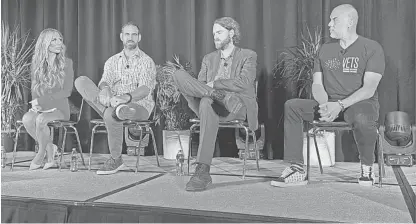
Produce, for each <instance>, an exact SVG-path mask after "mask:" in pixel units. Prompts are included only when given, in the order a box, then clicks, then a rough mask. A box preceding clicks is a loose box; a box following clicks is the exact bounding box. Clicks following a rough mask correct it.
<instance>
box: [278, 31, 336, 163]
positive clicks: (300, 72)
mask: <svg viewBox="0 0 416 224" xmlns="http://www.w3.org/2000/svg"><path fill="white" fill-rule="evenodd" d="M322 40H323V38H322V31H321V28H320V27H316V28H315V29H314V30H313V32H311V31H310V29H309V27H308V26H306V32H305V33H301V37H300V44H299V45H297V46H294V47H288V48H286V49H284V51H283V52H282V53H281V54H280V56H281V60H280V61H278V62H277V63H276V64H275V66H274V69H273V72H274V78H275V80H276V82H275V83H276V84H277V86H278V87H282V86H283V87H284V88H289V89H290V90H291V91H292V94H293V95H292V96H295V97H297V98H303V99H312V81H313V66H314V62H315V60H316V59H317V58H318V54H319V50H320V47H321V46H322ZM304 138H306V133H304ZM317 141H318V142H317V143H318V145H320V146H321V147H319V149H320V151H322V152H321V153H320V155H321V156H323V157H325V158H322V160H323V163H324V165H325V164H330V165H333V163H334V158H335V157H334V152H330V150H331V151H332V150H334V147H335V144H334V142H335V135H334V133H328V132H325V133H324V132H322V133H319V136H317ZM306 144H307V143H306V140H305V139H304V146H303V147H304V154H305V150H306ZM323 146H324V147H323ZM310 147H311V152H315V144H314V142H313V141H311V142H310ZM314 156H315V157H316V154H312V155H311V160H312V162H311V165H315V164H312V163H314V161H317V159H314V158H313V157H314ZM326 159H329V161H330V162H326Z"/></svg>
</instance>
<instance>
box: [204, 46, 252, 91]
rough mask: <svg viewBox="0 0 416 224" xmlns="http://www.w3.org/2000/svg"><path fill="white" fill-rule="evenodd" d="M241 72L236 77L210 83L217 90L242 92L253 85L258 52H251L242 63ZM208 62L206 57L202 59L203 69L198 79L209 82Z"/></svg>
mask: <svg viewBox="0 0 416 224" xmlns="http://www.w3.org/2000/svg"><path fill="white" fill-rule="evenodd" d="M242 64H243V65H242V68H241V72H240V74H239V75H236V76H235V77H234V78H230V79H219V80H215V81H212V82H209V83H208V85H209V86H211V87H212V88H214V89H215V90H225V91H230V92H236V93H238V92H242V91H244V90H246V89H247V88H248V87H250V86H252V85H253V83H254V81H255V79H256V66H257V54H256V53H255V52H251V53H250V54H249V55H248V56H247V57H246V58H245V59H244V62H243V63H242ZM207 72H208V68H207V63H206V58H204V59H203V60H202V65H201V70H200V72H199V74H198V80H199V81H202V82H204V83H207Z"/></svg>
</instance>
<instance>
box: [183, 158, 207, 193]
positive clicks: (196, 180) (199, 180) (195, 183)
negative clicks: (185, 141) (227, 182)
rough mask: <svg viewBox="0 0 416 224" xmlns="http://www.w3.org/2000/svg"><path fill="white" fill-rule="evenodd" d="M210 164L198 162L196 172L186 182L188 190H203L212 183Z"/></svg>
mask: <svg viewBox="0 0 416 224" xmlns="http://www.w3.org/2000/svg"><path fill="white" fill-rule="evenodd" d="M209 170H210V166H209V165H207V164H203V163H198V165H197V166H196V168H195V173H194V175H193V176H192V177H191V179H190V180H189V182H188V183H187V184H186V188H185V190H186V191H203V190H205V189H206V188H207V186H208V185H209V184H211V183H212V178H211V175H209Z"/></svg>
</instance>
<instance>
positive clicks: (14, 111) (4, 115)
mask: <svg viewBox="0 0 416 224" xmlns="http://www.w3.org/2000/svg"><path fill="white" fill-rule="evenodd" d="M33 49H34V41H33V40H32V41H30V40H29V33H26V34H22V35H21V34H20V28H19V26H16V27H15V28H14V30H11V29H10V28H9V25H8V24H7V23H4V22H3V21H2V23H1V132H2V146H5V148H6V151H12V150H11V149H10V146H8V145H10V144H11V145H13V142H12V140H11V139H10V138H11V137H13V136H12V134H13V133H14V132H15V127H16V121H17V120H18V119H20V118H21V116H22V115H23V113H24V109H25V108H24V105H25V103H24V97H23V96H24V92H25V91H28V90H29V89H30V64H31V62H30V59H31V55H32V50H33Z"/></svg>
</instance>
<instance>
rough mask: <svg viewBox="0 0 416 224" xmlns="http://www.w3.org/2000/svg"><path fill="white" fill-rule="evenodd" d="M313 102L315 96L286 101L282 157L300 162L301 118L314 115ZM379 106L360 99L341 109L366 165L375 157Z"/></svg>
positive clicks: (361, 159)
mask: <svg viewBox="0 0 416 224" xmlns="http://www.w3.org/2000/svg"><path fill="white" fill-rule="evenodd" d="M316 106H318V103H317V102H316V101H315V100H308V99H291V100H288V101H287V102H286V103H285V120H284V135H285V136H284V137H285V138H284V141H285V142H284V159H285V160H287V161H289V162H296V163H303V121H313V120H314V118H315V119H316V109H315V107H316ZM379 109H380V106H379V103H378V101H374V100H363V101H361V102H358V103H356V104H354V105H352V106H350V107H348V108H347V109H346V110H345V111H344V113H343V116H344V120H345V121H346V122H347V123H349V124H350V125H352V128H353V134H354V138H355V142H356V144H357V148H358V151H359V153H360V161H361V163H362V164H365V165H369V166H371V165H373V163H374V158H375V156H374V150H375V144H376V141H377V121H378V117H379Z"/></svg>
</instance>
